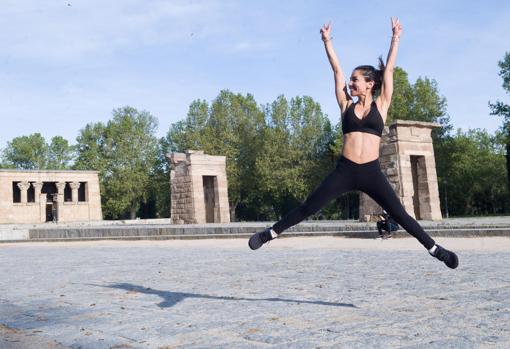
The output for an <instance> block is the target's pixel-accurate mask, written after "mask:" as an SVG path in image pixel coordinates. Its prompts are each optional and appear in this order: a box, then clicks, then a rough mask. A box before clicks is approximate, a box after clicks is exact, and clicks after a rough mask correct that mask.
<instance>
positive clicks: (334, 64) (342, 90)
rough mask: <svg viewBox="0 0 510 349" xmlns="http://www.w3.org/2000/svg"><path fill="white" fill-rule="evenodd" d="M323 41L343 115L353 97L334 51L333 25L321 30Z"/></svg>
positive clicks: (323, 27) (327, 25)
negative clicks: (332, 39) (348, 90)
mask: <svg viewBox="0 0 510 349" xmlns="http://www.w3.org/2000/svg"><path fill="white" fill-rule="evenodd" d="M321 35H322V41H324V48H325V49H326V54H327V55H328V60H329V63H330V64H331V68H332V69H333V74H334V77H335V95H336V100H337V102H338V106H339V107H340V110H341V112H342V114H343V113H344V112H345V110H346V109H347V107H348V106H349V101H351V100H352V98H351V96H350V95H349V93H348V92H347V86H346V84H345V76H344V73H343V72H342V69H341V68H340V63H339V61H338V57H337V56H336V53H335V50H334V49H333V43H332V42H331V23H328V24H324V25H323V26H322V28H321Z"/></svg>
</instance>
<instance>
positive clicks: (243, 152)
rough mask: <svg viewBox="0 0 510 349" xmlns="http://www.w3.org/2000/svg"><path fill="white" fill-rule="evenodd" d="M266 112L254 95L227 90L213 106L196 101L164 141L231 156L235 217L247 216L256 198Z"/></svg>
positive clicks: (172, 147)
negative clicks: (260, 149) (255, 167)
mask: <svg viewBox="0 0 510 349" xmlns="http://www.w3.org/2000/svg"><path fill="white" fill-rule="evenodd" d="M263 123H264V115H263V113H262V111H261V110H260V108H259V107H258V106H257V103H256V102H255V99H254V98H253V96H252V95H250V94H248V95H246V96H243V95H241V94H234V93H232V92H230V91H228V90H223V91H221V92H220V94H219V95H218V96H217V97H216V98H215V99H214V101H213V102H212V104H211V106H210V107H209V106H208V104H207V103H206V102H205V101H194V102H193V103H192V104H191V106H190V109H189V112H188V116H187V118H186V120H183V121H179V122H177V123H175V124H173V125H172V126H171V127H170V130H169V131H168V133H167V136H166V138H165V139H164V141H163V143H164V144H166V146H167V147H168V149H170V150H171V151H177V152H184V151H186V150H188V149H193V150H203V151H204V152H205V153H207V154H210V155H224V156H226V158H227V165H226V167H227V169H226V170H227V177H228V182H229V183H228V190H229V202H230V209H231V219H232V220H236V215H237V214H238V213H239V214H240V218H242V217H244V215H245V214H246V212H247V211H248V210H249V208H248V207H249V206H250V202H251V200H252V199H253V196H252V195H251V193H253V192H254V190H255V186H256V180H255V177H254V173H253V169H254V163H255V159H256V156H257V155H256V154H257V152H258V149H259V145H260V142H261V139H260V133H261V132H262V130H263Z"/></svg>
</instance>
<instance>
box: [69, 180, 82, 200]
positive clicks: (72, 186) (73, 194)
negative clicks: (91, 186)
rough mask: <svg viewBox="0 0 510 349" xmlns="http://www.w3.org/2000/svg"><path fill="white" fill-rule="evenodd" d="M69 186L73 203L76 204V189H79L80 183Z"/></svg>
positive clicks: (72, 183)
mask: <svg viewBox="0 0 510 349" xmlns="http://www.w3.org/2000/svg"><path fill="white" fill-rule="evenodd" d="M70 186H71V189H72V191H73V192H72V199H73V203H75V204H77V203H78V189H79V188H80V182H71V184H70Z"/></svg>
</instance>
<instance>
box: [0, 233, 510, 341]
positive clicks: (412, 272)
mask: <svg viewBox="0 0 510 349" xmlns="http://www.w3.org/2000/svg"><path fill="white" fill-rule="evenodd" d="M438 242H439V243H441V244H442V245H444V246H446V247H449V248H451V249H453V250H455V251H457V252H458V255H459V259H460V266H459V268H458V269H456V270H450V269H448V268H446V267H445V266H444V265H443V264H442V263H440V262H438V261H437V260H435V259H433V258H432V257H430V256H429V255H428V254H427V252H426V251H425V250H424V249H423V248H422V247H421V246H420V245H419V244H418V243H417V242H416V241H415V240H414V239H393V240H384V241H383V240H358V239H345V238H334V237H322V238H319V237H314V238H288V239H278V240H276V241H273V242H271V243H270V244H269V246H264V247H263V248H262V249H261V250H258V251H250V250H249V249H248V248H247V246H246V241H245V240H240V239H237V240H193V241H99V242H75V243H59V242H57V243H41V242H39V243H25V244H2V245H0V278H1V280H2V282H1V283H0V348H2V349H14V348H42V349H45V348H83V349H85V348H100V349H102V348H164V349H169V348H509V347H510V304H509V301H508V300H509V299H510V274H509V273H508V265H510V238H474V239H473V238H471V239H462V238H458V239H455V238H442V239H438ZM16 333H17V334H18V336H15V334H16ZM8 334H9V335H10V336H8ZM9 339H10V341H9ZM16 345H17V346H16ZM20 345H24V346H20Z"/></svg>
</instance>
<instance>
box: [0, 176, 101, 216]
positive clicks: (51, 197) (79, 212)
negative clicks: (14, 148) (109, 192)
mask: <svg viewBox="0 0 510 349" xmlns="http://www.w3.org/2000/svg"><path fill="white" fill-rule="evenodd" d="M101 219H102V212H101V197H100V194H99V179H98V174H97V172H96V171H51V170H10V169H1V170H0V223H44V222H57V221H58V222H76V221H92V220H94V221H95V220H101Z"/></svg>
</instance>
